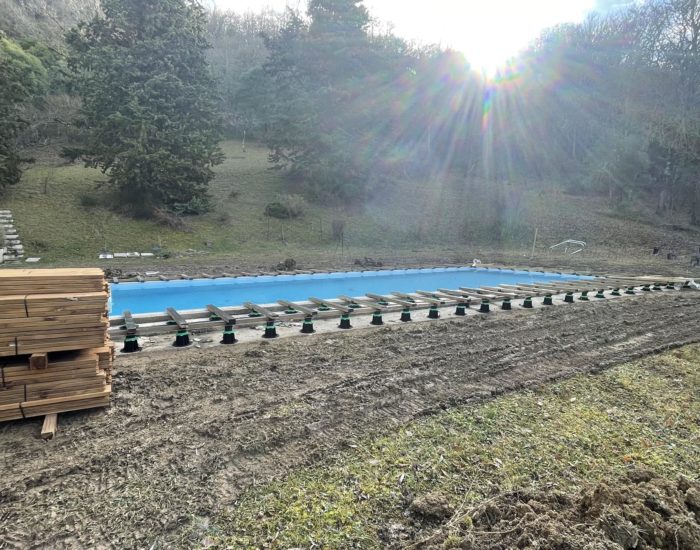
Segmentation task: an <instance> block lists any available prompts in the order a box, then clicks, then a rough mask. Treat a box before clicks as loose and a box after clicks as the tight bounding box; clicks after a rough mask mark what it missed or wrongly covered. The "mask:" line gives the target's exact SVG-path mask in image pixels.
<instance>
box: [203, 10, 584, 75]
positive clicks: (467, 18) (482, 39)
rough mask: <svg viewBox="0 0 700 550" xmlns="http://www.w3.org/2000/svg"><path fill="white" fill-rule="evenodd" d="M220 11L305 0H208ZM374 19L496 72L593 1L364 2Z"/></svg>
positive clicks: (576, 17)
mask: <svg viewBox="0 0 700 550" xmlns="http://www.w3.org/2000/svg"><path fill="white" fill-rule="evenodd" d="M210 4H212V5H216V7H218V8H220V9H233V10H236V11H239V12H242V11H250V10H252V11H259V10H261V9H263V8H265V7H270V8H273V9H284V8H285V6H290V7H293V8H300V9H304V7H305V2H304V0H210ZM364 4H365V5H366V6H367V8H368V9H369V11H370V13H371V14H372V16H373V17H375V18H376V19H378V20H380V21H382V22H384V23H387V24H390V25H391V26H392V27H393V31H394V32H395V34H397V35H399V36H402V37H404V38H406V39H409V40H415V41H418V42H420V43H423V44H440V45H441V46H443V47H449V48H451V49H454V50H457V51H460V52H462V53H464V55H465V56H466V58H467V60H468V61H469V63H470V64H471V66H472V68H474V69H476V70H480V71H483V72H484V73H485V74H487V75H493V74H495V73H496V72H497V71H498V69H499V68H502V67H503V66H504V65H505V64H506V63H507V61H508V60H509V59H510V58H512V57H513V56H515V55H517V54H518V53H519V52H520V51H521V50H522V49H523V48H526V47H527V45H528V44H529V43H530V42H531V41H532V40H534V39H535V38H537V36H538V35H539V33H540V32H541V31H542V30H543V29H545V28H546V27H551V26H553V25H558V24H561V23H567V22H577V21H581V20H582V19H583V18H584V17H585V16H586V14H587V13H589V12H590V11H591V10H593V9H594V8H595V4H596V2H595V0H527V1H526V0H489V1H485V0H460V1H455V0H431V2H429V3H426V2H423V1H421V0H365V2H364Z"/></svg>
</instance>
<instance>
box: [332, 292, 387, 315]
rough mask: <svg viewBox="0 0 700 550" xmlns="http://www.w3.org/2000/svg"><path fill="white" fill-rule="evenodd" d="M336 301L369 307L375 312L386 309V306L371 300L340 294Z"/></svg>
mask: <svg viewBox="0 0 700 550" xmlns="http://www.w3.org/2000/svg"><path fill="white" fill-rule="evenodd" d="M338 299H339V300H341V301H342V302H345V303H346V304H357V305H359V306H364V307H371V308H372V309H374V310H376V311H384V310H386V309H387V307H386V306H383V305H381V304H378V303H377V302H373V301H371V300H364V299H362V298H351V297H350V296H345V295H342V294H341V295H340V296H338Z"/></svg>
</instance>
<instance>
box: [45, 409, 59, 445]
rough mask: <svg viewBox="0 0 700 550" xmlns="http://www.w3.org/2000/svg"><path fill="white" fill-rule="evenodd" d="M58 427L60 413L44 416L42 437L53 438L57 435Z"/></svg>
mask: <svg viewBox="0 0 700 550" xmlns="http://www.w3.org/2000/svg"><path fill="white" fill-rule="evenodd" d="M57 429H58V414H57V413H49V414H47V415H46V416H45V417H44V423H43V425H42V426H41V438H42V439H51V438H52V437H53V436H54V435H56V430H57Z"/></svg>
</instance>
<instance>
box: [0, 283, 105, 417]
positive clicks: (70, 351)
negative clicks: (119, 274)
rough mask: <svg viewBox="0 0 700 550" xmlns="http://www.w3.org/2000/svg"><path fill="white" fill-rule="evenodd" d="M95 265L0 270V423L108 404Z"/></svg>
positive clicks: (100, 286) (101, 286)
mask: <svg viewBox="0 0 700 550" xmlns="http://www.w3.org/2000/svg"><path fill="white" fill-rule="evenodd" d="M108 297H109V293H108V286H107V284H106V281H105V280H104V275H103V273H102V270H100V269H37V270H26V269H23V270H4V271H3V270H0V421H3V420H14V419H19V418H29V417H34V416H43V415H48V414H52V413H59V412H66V411H74V410H80V409H88V408H93V407H102V406H106V405H109V399H110V393H111V382H112V361H113V358H114V346H113V344H112V342H111V341H110V340H109V337H108V336H107V329H108V325H109V323H108V317H107V300H108Z"/></svg>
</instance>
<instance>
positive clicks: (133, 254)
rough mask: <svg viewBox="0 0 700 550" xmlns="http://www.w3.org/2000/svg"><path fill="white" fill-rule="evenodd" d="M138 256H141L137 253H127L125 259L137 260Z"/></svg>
mask: <svg viewBox="0 0 700 550" xmlns="http://www.w3.org/2000/svg"><path fill="white" fill-rule="evenodd" d="M139 256H141V254H139V253H138V252H127V253H126V257H127V258H138V257H139Z"/></svg>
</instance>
